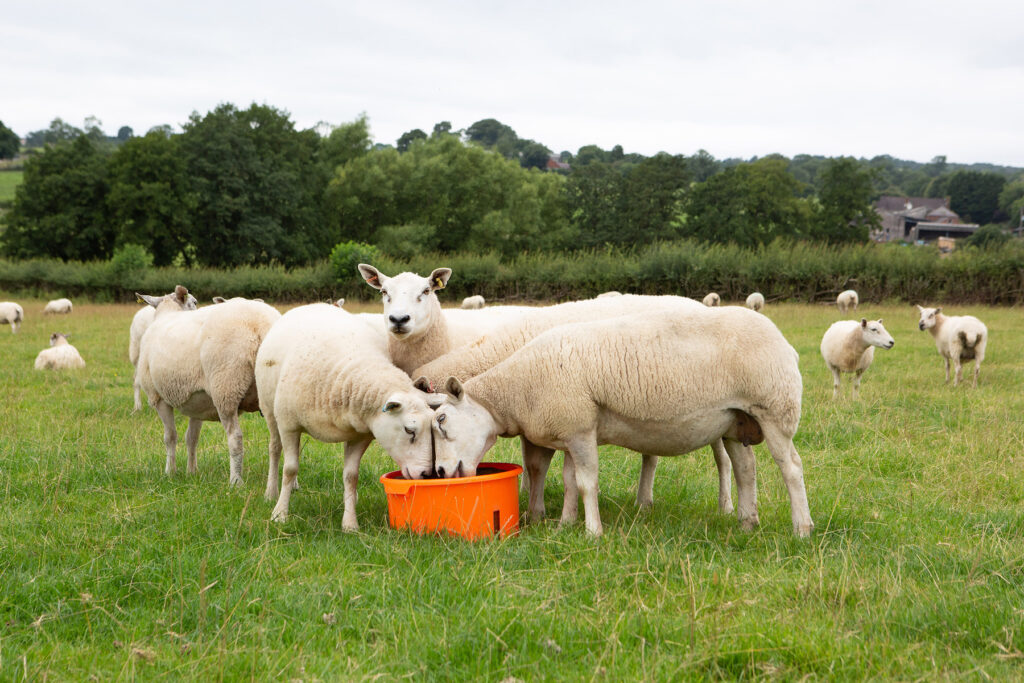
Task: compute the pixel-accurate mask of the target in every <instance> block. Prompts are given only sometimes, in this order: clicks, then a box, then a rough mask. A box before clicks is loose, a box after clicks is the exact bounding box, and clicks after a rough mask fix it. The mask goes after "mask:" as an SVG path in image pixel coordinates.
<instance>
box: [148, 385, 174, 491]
mask: <svg viewBox="0 0 1024 683" xmlns="http://www.w3.org/2000/svg"><path fill="white" fill-rule="evenodd" d="M153 407H154V408H156V412H157V415H159V416H160V421H161V422H163V423H164V448H165V449H166V450H167V464H166V465H164V473H165V474H168V475H170V474H174V473H175V472H176V471H177V469H178V467H177V464H176V463H175V455H174V452H175V451H176V450H177V448H178V428H177V427H175V426H174V408H172V407H171V405H170V404H169V403H167V402H166V401H163V400H158V402H157V404H156V405H155V406H153Z"/></svg>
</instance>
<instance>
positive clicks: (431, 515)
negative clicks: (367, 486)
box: [380, 462, 523, 540]
mask: <svg viewBox="0 0 1024 683" xmlns="http://www.w3.org/2000/svg"><path fill="white" fill-rule="evenodd" d="M522 472H523V468H522V467H520V466H519V465H513V464H511V463H503V462H482V463H480V465H479V466H478V467H477V475H476V476H474V477H456V478H453V479H402V473H401V472H388V473H387V474H385V475H384V476H382V477H381V478H380V483H382V484H384V492H385V493H386V494H387V496H388V521H389V522H390V523H391V526H392V527H393V528H395V529H405V528H408V529H410V530H411V531H413V532H414V533H417V534H432V533H436V532H438V531H449V532H451V533H453V534H457V535H459V536H464V537H466V538H468V539H470V540H477V539H480V538H487V537H495V536H496V537H500V538H504V537H505V536H508V535H509V534H516V533H519V475H520V474H522Z"/></svg>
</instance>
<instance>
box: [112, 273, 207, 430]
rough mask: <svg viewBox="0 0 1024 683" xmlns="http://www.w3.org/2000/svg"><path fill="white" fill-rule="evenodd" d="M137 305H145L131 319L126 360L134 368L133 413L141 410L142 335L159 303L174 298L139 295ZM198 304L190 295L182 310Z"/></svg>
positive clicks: (169, 295)
mask: <svg viewBox="0 0 1024 683" xmlns="http://www.w3.org/2000/svg"><path fill="white" fill-rule="evenodd" d="M137 296H138V300H139V303H143V304H146V306H143V307H142V308H140V309H139V310H138V311H137V312H136V313H135V316H134V317H132V324H131V327H130V328H129V330H128V360H130V361H131V363H132V367H133V368H135V369H134V370H133V371H132V388H133V389H134V392H135V411H136V412H138V411H139V410H142V389H141V388H140V387H139V373H138V367H139V347H140V345H141V343H142V335H144V334H145V333H146V330H147V329H149V326H150V325H152V324H153V318H154V317H155V316H156V307H157V306H159V305H160V302H161V301H162V300H164V299H171V298H173V297H174V292H171V293H170V294H166V295H164V296H162V297H161V296H148V295H146V294H139V295H137ZM197 304H198V302H197V301H196V298H195V297H194V296H192V295H191V294H189V295H188V297H187V298H186V300H185V304H184V309H185V310H186V311H194V310H196V305H197Z"/></svg>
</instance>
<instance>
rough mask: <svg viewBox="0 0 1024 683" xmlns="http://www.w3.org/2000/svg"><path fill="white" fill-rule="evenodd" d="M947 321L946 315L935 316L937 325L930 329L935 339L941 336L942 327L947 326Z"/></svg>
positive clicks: (937, 314) (938, 314)
mask: <svg viewBox="0 0 1024 683" xmlns="http://www.w3.org/2000/svg"><path fill="white" fill-rule="evenodd" d="M946 320H947V318H946V315H945V313H936V314H935V324H934V325H932V326H931V327H929V328H928V331H929V332H931V333H932V336H933V337H936V338H937V337H938V336H939V333H940V332H941V331H942V326H943V325H945V324H946Z"/></svg>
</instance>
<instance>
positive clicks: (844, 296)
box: [836, 289, 860, 315]
mask: <svg viewBox="0 0 1024 683" xmlns="http://www.w3.org/2000/svg"><path fill="white" fill-rule="evenodd" d="M859 303H860V299H859V298H858V297H857V292H855V291H853V290H852V289H847V290H845V291H842V292H839V296H837V297H836V306H838V307H839V312H840V313H842V314H844V315H845V314H846V312H847V311H856V310H857V304H859Z"/></svg>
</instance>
